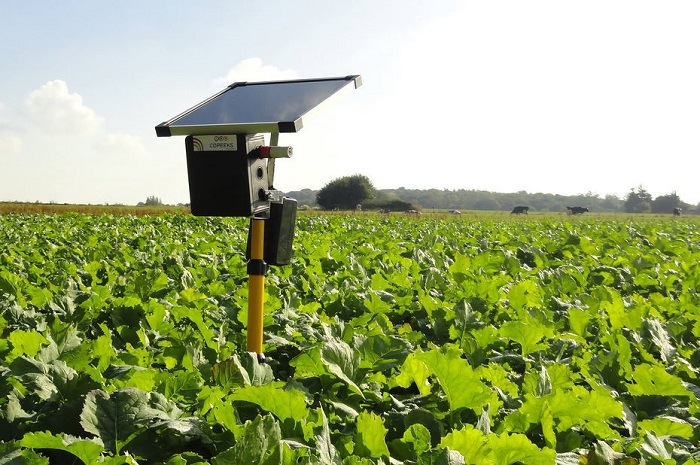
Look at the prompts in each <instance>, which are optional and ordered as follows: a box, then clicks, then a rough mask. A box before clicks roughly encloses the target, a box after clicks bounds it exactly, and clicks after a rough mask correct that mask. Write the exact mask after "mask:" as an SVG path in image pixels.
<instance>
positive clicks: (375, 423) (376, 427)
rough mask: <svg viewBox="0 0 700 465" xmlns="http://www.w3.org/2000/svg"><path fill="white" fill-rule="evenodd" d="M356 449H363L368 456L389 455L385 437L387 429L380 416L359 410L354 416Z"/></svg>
mask: <svg viewBox="0 0 700 465" xmlns="http://www.w3.org/2000/svg"><path fill="white" fill-rule="evenodd" d="M356 422H357V436H356V440H355V443H356V445H357V447H358V449H360V450H363V451H365V453H366V454H368V456H369V457H373V458H380V457H389V448H388V447H387V445H386V441H385V437H386V433H387V429H386V427H385V426H384V422H383V421H382V419H381V417H379V416H378V415H376V414H374V413H372V412H360V414H359V415H358V416H357V418H356Z"/></svg>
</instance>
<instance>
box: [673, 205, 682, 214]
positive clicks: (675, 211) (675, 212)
mask: <svg viewBox="0 0 700 465" xmlns="http://www.w3.org/2000/svg"><path fill="white" fill-rule="evenodd" d="M681 213H683V209H682V208H681V207H676V208H674V209H673V214H674V215H676V216H681Z"/></svg>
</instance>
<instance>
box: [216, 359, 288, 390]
mask: <svg viewBox="0 0 700 465" xmlns="http://www.w3.org/2000/svg"><path fill="white" fill-rule="evenodd" d="M211 370H212V376H213V377H214V379H215V380H216V382H217V383H219V385H220V386H222V387H224V388H231V387H235V386H250V385H254V386H259V385H262V384H265V383H268V382H270V381H272V380H273V379H274V375H273V373H272V368H270V366H269V365H267V364H264V363H259V362H258V359H257V355H256V354H253V353H251V352H246V354H245V355H244V356H243V360H241V358H240V357H239V356H238V355H234V356H232V357H230V358H228V359H227V360H224V361H221V362H219V363H215V364H214V365H213V366H212V369H211Z"/></svg>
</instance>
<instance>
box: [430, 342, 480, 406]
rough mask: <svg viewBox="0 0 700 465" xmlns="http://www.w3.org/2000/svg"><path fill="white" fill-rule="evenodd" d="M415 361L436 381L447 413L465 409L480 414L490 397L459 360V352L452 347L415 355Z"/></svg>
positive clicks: (472, 372) (461, 359) (467, 367)
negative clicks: (426, 369)
mask: <svg viewBox="0 0 700 465" xmlns="http://www.w3.org/2000/svg"><path fill="white" fill-rule="evenodd" d="M416 358H417V359H418V360H420V361H422V362H423V363H425V364H426V366H427V367H428V369H429V370H430V372H431V373H432V374H433V375H435V377H436V378H437V380H438V382H439V383H440V386H441V387H442V389H443V391H444V392H445V395H446V396H447V400H448V402H449V404H450V410H452V411H455V410H458V409H460V408H463V407H466V408H470V409H472V410H474V411H475V412H477V413H481V407H482V406H484V405H485V404H486V403H487V402H488V401H489V400H490V399H492V398H493V397H494V396H493V392H492V391H491V390H490V389H489V387H488V386H487V385H486V384H484V383H483V382H482V381H481V380H480V379H479V377H478V375H477V374H476V373H475V372H474V370H473V369H472V367H471V366H470V365H469V363H468V362H467V361H466V360H465V359H463V358H461V351H460V350H459V349H457V348H456V347H454V346H447V347H445V348H443V349H441V350H437V349H435V350H431V351H429V352H419V353H418V354H416Z"/></svg>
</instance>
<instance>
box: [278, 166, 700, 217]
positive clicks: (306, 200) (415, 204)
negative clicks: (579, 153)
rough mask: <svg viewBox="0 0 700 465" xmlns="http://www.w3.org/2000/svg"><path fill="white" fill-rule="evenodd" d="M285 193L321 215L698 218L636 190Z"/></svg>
mask: <svg viewBox="0 0 700 465" xmlns="http://www.w3.org/2000/svg"><path fill="white" fill-rule="evenodd" d="M344 186H345V187H344ZM286 194H287V195H288V196H289V197H292V198H294V199H296V200H297V201H298V203H299V205H308V206H309V207H312V208H314V207H316V208H322V209H327V210H333V209H340V210H351V209H354V208H355V206H356V205H357V204H361V205H362V209H363V210H379V209H388V210H391V211H405V210H408V209H412V208H416V209H421V210H491V211H511V210H512V209H513V207H515V206H517V205H527V206H529V207H530V211H531V212H537V211H541V212H564V211H566V207H567V206H569V205H577V206H583V207H588V209H589V210H590V211H591V212H626V213H672V212H673V210H674V208H680V209H682V211H683V213H696V214H700V204H698V205H691V204H688V203H686V202H683V200H682V199H681V198H680V197H678V195H677V194H676V193H675V192H672V193H671V194H666V195H660V196H658V197H652V195H651V194H650V193H649V192H648V191H646V190H645V189H644V188H643V187H642V186H639V187H636V188H632V189H631V190H630V192H629V193H628V194H627V195H626V196H625V198H619V197H618V196H615V195H606V196H605V197H600V196H599V195H598V194H595V193H593V192H589V193H586V194H581V195H560V194H545V193H539V192H538V193H528V192H525V191H519V192H512V193H499V192H489V191H482V190H469V189H406V188H404V187H400V188H398V189H379V190H377V189H375V188H374V186H373V185H372V183H371V181H370V180H369V179H368V178H367V177H366V176H362V175H354V176H347V177H345V178H339V179H337V180H334V181H331V182H330V183H328V184H327V185H326V186H324V187H323V188H322V189H320V190H312V189H302V190H300V191H293V192H287V193H286ZM319 200H320V202H319Z"/></svg>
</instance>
